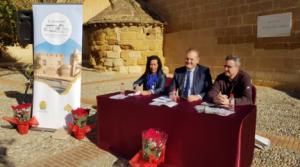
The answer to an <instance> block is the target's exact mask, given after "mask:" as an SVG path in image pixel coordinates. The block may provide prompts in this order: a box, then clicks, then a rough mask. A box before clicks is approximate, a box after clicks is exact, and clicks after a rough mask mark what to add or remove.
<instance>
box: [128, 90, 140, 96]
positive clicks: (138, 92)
mask: <svg viewBox="0 0 300 167" xmlns="http://www.w3.org/2000/svg"><path fill="white" fill-rule="evenodd" d="M140 94H141V92H140V91H137V92H134V93H129V94H128V96H138V95H140Z"/></svg>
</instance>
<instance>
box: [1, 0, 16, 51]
mask: <svg viewBox="0 0 300 167" xmlns="http://www.w3.org/2000/svg"><path fill="white" fill-rule="evenodd" d="M15 14H16V8H15V6H14V5H13V3H12V1H10V0H1V1H0V29H1V33H0V45H2V46H3V45H12V44H14V43H15V42H16V19H15V18H16V17H15Z"/></svg>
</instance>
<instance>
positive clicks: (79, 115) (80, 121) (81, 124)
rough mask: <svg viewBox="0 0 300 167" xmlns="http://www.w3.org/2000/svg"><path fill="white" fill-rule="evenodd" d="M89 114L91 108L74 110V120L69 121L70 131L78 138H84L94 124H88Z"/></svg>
mask: <svg viewBox="0 0 300 167" xmlns="http://www.w3.org/2000/svg"><path fill="white" fill-rule="evenodd" d="M88 116H89V109H83V108H77V109H75V110H72V117H73V122H70V123H68V127H69V132H70V133H71V134H73V136H74V137H75V138H76V139H78V140H81V139H84V137H85V136H86V134H87V133H89V132H90V131H91V130H92V128H93V125H87V119H88Z"/></svg>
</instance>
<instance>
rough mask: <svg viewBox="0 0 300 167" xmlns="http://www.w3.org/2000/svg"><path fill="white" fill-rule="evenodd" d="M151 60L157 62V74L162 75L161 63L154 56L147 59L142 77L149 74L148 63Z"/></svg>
mask: <svg viewBox="0 0 300 167" xmlns="http://www.w3.org/2000/svg"><path fill="white" fill-rule="evenodd" d="M152 60H157V64H158V68H157V73H163V70H162V63H161V60H160V58H159V57H158V56H156V55H152V56H149V57H147V64H146V69H145V73H144V75H148V74H150V73H151V70H150V63H151V61H152Z"/></svg>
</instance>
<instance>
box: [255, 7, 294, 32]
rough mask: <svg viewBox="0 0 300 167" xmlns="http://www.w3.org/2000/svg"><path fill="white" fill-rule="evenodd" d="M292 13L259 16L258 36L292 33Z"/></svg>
mask: <svg viewBox="0 0 300 167" xmlns="http://www.w3.org/2000/svg"><path fill="white" fill-rule="evenodd" d="M291 28H292V13H291V12H288V13H280V14H272V15H266V16H258V18H257V37H258V38H264V37H287V36H290V35H291Z"/></svg>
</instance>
